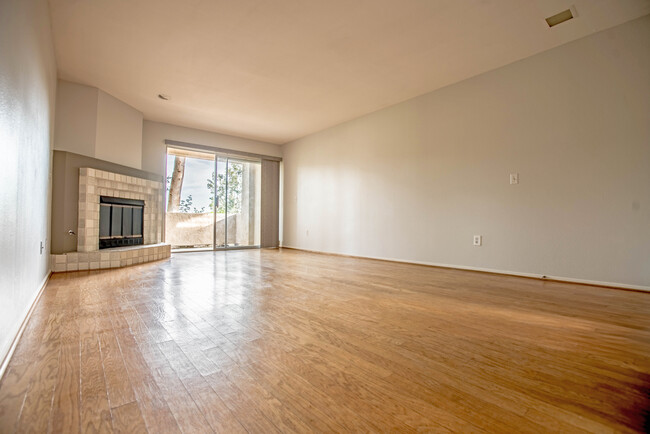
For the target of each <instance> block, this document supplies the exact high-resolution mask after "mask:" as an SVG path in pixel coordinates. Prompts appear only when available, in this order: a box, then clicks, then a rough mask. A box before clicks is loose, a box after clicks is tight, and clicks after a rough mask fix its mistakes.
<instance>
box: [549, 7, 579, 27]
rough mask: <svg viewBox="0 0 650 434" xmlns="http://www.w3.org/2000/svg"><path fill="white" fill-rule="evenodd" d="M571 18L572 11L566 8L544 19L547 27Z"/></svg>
mask: <svg viewBox="0 0 650 434" xmlns="http://www.w3.org/2000/svg"><path fill="white" fill-rule="evenodd" d="M571 19H573V12H572V11H571V9H567V10H565V11H562V12H560V13H559V14H555V15H553V16H552V17H548V18H547V19H546V24H548V26H549V27H554V26H557V25H558V24H562V23H563V22H565V21H569V20H571Z"/></svg>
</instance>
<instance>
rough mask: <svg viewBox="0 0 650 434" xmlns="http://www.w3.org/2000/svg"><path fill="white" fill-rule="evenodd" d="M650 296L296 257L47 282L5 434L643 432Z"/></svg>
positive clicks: (649, 377) (282, 254)
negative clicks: (85, 433)
mask: <svg viewBox="0 0 650 434" xmlns="http://www.w3.org/2000/svg"><path fill="white" fill-rule="evenodd" d="M649 391H650V294H647V293H641V292H633V291H624V290H615V289H608V288H600V287H592V286H583V285H573V284H565V283H557V282H544V281H538V280H533V279H525V278H517V277H509V276H498V275H490V274H482V273H474V272H467V271H460V270H448V269H440V268H430V267H424V266H417V265H408V264H397V263H389V262H381V261H374V260H365V259H355V258H345V257H337V256H328V255H319V254H312V253H306V252H298V251H292V250H284V251H283V250H261V251H257V250H246V251H233V252H216V253H211V252H206V253H185V254H177V255H174V257H173V258H172V259H171V260H166V261H160V262H155V263H149V264H143V265H139V266H134V267H129V268H124V269H120V270H108V271H93V272H75V273H64V274H55V275H54V276H53V277H52V279H51V280H50V283H49V284H48V286H47V288H46V289H45V292H44V294H43V296H42V298H41V300H40V302H39V303H38V306H37V307H36V309H35V312H34V314H33V316H32V318H31V320H30V321H29V323H28V325H27V328H26V330H25V333H24V335H23V337H22V339H21V341H20V342H19V344H18V347H17V350H16V353H15V355H14V357H13V358H12V360H11V362H10V365H9V368H8V370H7V372H6V374H5V375H4V377H3V378H2V381H1V382H0V432H2V433H10V432H39V433H41V432H42V433H45V432H66V433H68V432H79V431H80V432H128V433H135V432H150V433H167V432H170V433H173V432H184V433H193V432H197V433H204V432H227V433H238V432H241V433H244V432H249V433H273V432H359V431H362V432H385V431H403V432H414V431H431V432H500V433H501V432H512V431H516V432H535V433H539V432H635V431H644V430H648V429H649V428H650V425H649V424H650V422H649V420H650V415H649V410H650V395H649Z"/></svg>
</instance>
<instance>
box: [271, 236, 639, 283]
mask: <svg viewBox="0 0 650 434" xmlns="http://www.w3.org/2000/svg"><path fill="white" fill-rule="evenodd" d="M282 247H283V248H285V249H292V250H301V251H303V252H310V253H321V254H326V255H337V256H348V257H353V258H364V259H376V260H379V261H389V262H401V263H404V264H416V265H426V266H429V267H440V268H454V269H457V270H468V271H480V272H483V273H494V274H505V275H508V276H519V277H530V278H533V279H540V280H556V281H558V282H567V283H579V284H582V285H593V286H606V287H610V288H620V289H633V290H635V291H647V292H650V286H643V285H628V284H626V283H616V282H601V281H598V280H586V279H574V278H572V277H561V276H549V275H547V274H535V273H522V272H519V271H507V270H497V269H494V268H481V267H469V266H467V265H453V264H441V263H437V262H424V261H410V260H404V259H396V258H384V257H380V256H361V255H347V254H345V253H335V252H326V251H321V250H311V249H302V248H300V247H292V246H282Z"/></svg>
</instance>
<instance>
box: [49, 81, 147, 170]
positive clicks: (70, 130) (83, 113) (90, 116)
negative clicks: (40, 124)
mask: <svg viewBox="0 0 650 434" xmlns="http://www.w3.org/2000/svg"><path fill="white" fill-rule="evenodd" d="M56 112H57V116H56V124H55V135H54V149H56V150H57V151H68V152H74V153H76V154H81V155H85V156H87V157H93V158H99V159H101V160H104V161H109V162H111V163H116V164H122V165H124V166H128V167H134V168H136V169H140V165H141V163H142V120H143V116H142V113H141V112H139V111H138V110H136V109H134V108H133V107H131V106H130V105H128V104H126V103H124V102H122V101H120V100H119V99H117V98H115V97H113V96H111V95H109V94H107V93H106V92H104V91H102V90H101V89H97V88H96V87H91V86H85V85H83V84H79V83H72V82H69V81H65V80H59V81H58V84H57V102H56Z"/></svg>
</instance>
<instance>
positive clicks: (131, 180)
mask: <svg viewBox="0 0 650 434" xmlns="http://www.w3.org/2000/svg"><path fill="white" fill-rule="evenodd" d="M162 189H163V185H162V183H161V182H158V181H151V180H148V179H142V178H136V177H133V176H126V175H120V174H117V173H112V172H106V171H103V170H97V169H91V168H87V167H82V168H80V169H79V204H78V228H77V251H76V252H70V253H64V254H60V255H51V257H52V258H51V260H52V271H54V272H60V271H77V270H94V269H100V268H118V267H125V266H128V265H133V264H141V263H144V262H150V261H156V260H159V259H164V258H169V257H170V255H171V247H170V245H169V244H163V243H161V239H162V203H161V198H162ZM100 196H110V197H119V198H124V199H139V200H143V201H144V202H145V208H144V222H143V224H144V226H143V229H144V232H143V236H144V245H139V246H129V247H118V248H113V249H102V250H99V197H100Z"/></svg>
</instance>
